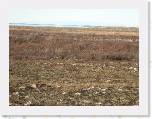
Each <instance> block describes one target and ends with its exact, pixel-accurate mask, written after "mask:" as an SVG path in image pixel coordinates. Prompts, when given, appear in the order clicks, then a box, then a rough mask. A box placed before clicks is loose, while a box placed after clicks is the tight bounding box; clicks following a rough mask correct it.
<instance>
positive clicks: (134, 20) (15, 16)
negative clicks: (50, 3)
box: [9, 9, 139, 27]
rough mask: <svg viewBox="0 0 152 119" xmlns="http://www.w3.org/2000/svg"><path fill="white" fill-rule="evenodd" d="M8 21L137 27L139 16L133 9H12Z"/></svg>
mask: <svg viewBox="0 0 152 119" xmlns="http://www.w3.org/2000/svg"><path fill="white" fill-rule="evenodd" d="M9 22H10V23H29V24H55V25H92V26H133V27H134V26H135V27H138V26H139V16H138V11H136V10H134V9H14V10H11V11H10V14H9Z"/></svg>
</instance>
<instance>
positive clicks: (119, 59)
mask: <svg viewBox="0 0 152 119" xmlns="http://www.w3.org/2000/svg"><path fill="white" fill-rule="evenodd" d="M9 39H10V41H9V42H10V43H9V45H10V68H9V70H10V72H9V74H10V83H9V91H10V92H9V95H10V105H12V106H14V105H15V106H18V105H24V106H28V105H31V106H39V105H41V106H70V105H72V106H99V105H101V106H120V105H125V106H129V105H138V104H139V66H138V57H139V56H138V53H139V44H138V43H139V33H138V28H124V27H103V28H102V27H96V28H66V27H61V28H60V27H23V26H22V27H21V26H20V27H19V26H18V27H17V26H10V36H9Z"/></svg>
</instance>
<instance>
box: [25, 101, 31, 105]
mask: <svg viewBox="0 0 152 119" xmlns="http://www.w3.org/2000/svg"><path fill="white" fill-rule="evenodd" d="M31 104H32V103H31V101H28V102H26V103H25V104H24V105H25V106H29V105H31Z"/></svg>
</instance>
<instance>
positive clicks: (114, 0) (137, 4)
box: [0, 0, 149, 116]
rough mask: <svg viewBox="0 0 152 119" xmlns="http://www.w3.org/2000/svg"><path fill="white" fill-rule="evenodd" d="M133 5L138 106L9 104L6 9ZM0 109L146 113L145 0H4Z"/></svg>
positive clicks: (15, 111)
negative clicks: (136, 31)
mask: <svg viewBox="0 0 152 119" xmlns="http://www.w3.org/2000/svg"><path fill="white" fill-rule="evenodd" d="M23 8H26V9H137V10H138V11H139V14H140V15H139V20H140V26H139V106H9V21H8V17H9V11H10V10H12V9H23ZM0 15H1V22H0V26H1V28H0V33H1V35H0V94H1V96H0V112H1V114H2V115H31V116H32V115H37V116H38V115H48V116H59V115H60V116H118V115H119V116H148V115H149V106H148V102H149V99H148V97H149V96H148V94H149V93H148V92H149V90H148V89H149V88H148V86H149V85H148V78H149V77H148V72H149V69H148V49H149V48H148V46H149V45H148V3H147V1H146V0H24V1H23V0H5V1H3V3H2V4H1V7H0Z"/></svg>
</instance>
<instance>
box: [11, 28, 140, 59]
mask: <svg viewBox="0 0 152 119" xmlns="http://www.w3.org/2000/svg"><path fill="white" fill-rule="evenodd" d="M52 29H53V28H50V29H49V30H47V29H45V28H40V29H36V30H35V28H31V27H29V28H28V27H27V28H18V27H15V29H13V28H12V29H10V56H11V57H13V58H16V59H24V58H27V59H50V58H56V57H57V58H61V59H68V58H77V59H84V60H103V59H105V60H107V59H108V60H137V59H138V36H137V35H138V31H134V32H133V33H132V32H131V33H130V31H126V32H124V31H119V32H118V31H114V29H113V32H112V31H102V30H103V29H102V28H101V33H100V31H99V29H98V31H97V33H96V29H95V30H92V29H91V30H90V29H81V30H80V31H79V32H76V33H73V32H69V31H67V29H68V28H65V30H64V29H63V28H61V29H60V28H58V29H59V32H54V31H53V30H52ZM56 29H57V28H56ZM69 29H70V28H69ZM111 29H112V28H111ZM83 32H84V34H83ZM111 32H112V33H111ZM115 32H116V33H115ZM117 32H118V33H117Z"/></svg>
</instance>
